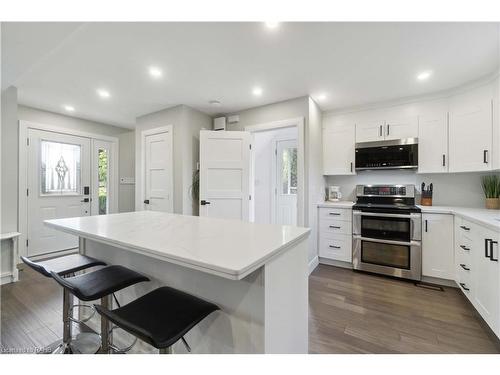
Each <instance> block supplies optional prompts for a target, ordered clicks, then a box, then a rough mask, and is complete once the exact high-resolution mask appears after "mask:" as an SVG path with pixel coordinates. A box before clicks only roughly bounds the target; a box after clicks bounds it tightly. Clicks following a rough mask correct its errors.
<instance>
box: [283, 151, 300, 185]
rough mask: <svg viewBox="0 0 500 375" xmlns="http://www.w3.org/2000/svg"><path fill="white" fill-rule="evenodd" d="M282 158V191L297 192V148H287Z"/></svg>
mask: <svg viewBox="0 0 500 375" xmlns="http://www.w3.org/2000/svg"><path fill="white" fill-rule="evenodd" d="M281 158H282V161H281V193H282V194H285V195H288V194H297V149H296V148H295V147H294V148H285V149H284V150H283V152H282V154H281Z"/></svg>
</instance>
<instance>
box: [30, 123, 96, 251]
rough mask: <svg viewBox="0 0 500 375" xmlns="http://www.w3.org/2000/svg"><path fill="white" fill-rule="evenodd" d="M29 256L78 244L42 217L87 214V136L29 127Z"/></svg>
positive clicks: (88, 146) (76, 238) (88, 171)
mask: <svg viewBox="0 0 500 375" xmlns="http://www.w3.org/2000/svg"><path fill="white" fill-rule="evenodd" d="M28 142H29V146H28V170H27V181H28V191H27V194H28V209H27V221H28V222H27V224H28V226H27V227H28V234H27V238H28V247H27V254H28V256H34V255H40V254H47V253H52V252H57V251H62V250H68V249H73V248H77V247H78V237H76V236H73V235H70V234H65V233H62V232H60V231H56V230H54V229H50V228H48V227H47V226H45V225H44V224H43V221H44V220H48V219H61V218H67V217H77V216H89V215H90V139H89V138H84V137H77V136H72V135H65V134H59V133H53V132H48V131H42V130H35V129H29V130H28Z"/></svg>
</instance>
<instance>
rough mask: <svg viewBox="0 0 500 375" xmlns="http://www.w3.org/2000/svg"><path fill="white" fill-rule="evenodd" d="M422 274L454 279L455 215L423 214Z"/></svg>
mask: <svg viewBox="0 0 500 375" xmlns="http://www.w3.org/2000/svg"><path fill="white" fill-rule="evenodd" d="M422 226H423V227H422V275H423V276H431V277H438V278H441V279H448V280H454V279H455V277H454V276H455V266H454V263H453V257H454V254H453V245H454V244H453V229H454V228H453V215H448V214H427V213H424V214H423V215H422Z"/></svg>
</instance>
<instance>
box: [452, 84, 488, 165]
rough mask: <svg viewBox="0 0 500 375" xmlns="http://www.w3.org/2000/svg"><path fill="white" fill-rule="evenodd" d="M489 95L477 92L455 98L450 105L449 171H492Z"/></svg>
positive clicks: (482, 90)
mask: <svg viewBox="0 0 500 375" xmlns="http://www.w3.org/2000/svg"><path fill="white" fill-rule="evenodd" d="M492 130H493V127H492V95H491V90H488V89H484V88H482V89H480V90H476V91H473V92H471V93H468V94H465V95H460V96H456V97H454V98H452V99H451V103H450V124H449V134H450V137H449V146H450V149H449V155H450V166H449V171H450V172H473V171H487V170H490V169H491V164H492V163H491V162H492V160H491V158H492V155H491V151H492V138H493V131H492Z"/></svg>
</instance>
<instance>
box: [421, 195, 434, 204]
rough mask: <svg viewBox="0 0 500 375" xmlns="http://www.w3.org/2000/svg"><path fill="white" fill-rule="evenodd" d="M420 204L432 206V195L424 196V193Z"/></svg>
mask: <svg viewBox="0 0 500 375" xmlns="http://www.w3.org/2000/svg"><path fill="white" fill-rule="evenodd" d="M420 205H422V206H432V196H431V197H424V196H423V195H422V199H421V200H420Z"/></svg>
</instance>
